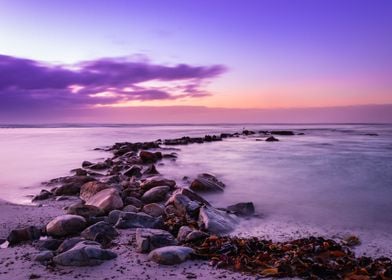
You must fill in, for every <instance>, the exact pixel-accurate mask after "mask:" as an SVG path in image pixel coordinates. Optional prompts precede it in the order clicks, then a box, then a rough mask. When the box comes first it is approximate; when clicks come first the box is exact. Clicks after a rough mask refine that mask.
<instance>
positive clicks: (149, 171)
mask: <svg viewBox="0 0 392 280" xmlns="http://www.w3.org/2000/svg"><path fill="white" fill-rule="evenodd" d="M157 174H159V172H158V170H157V169H156V167H155V165H154V164H152V165H150V166H149V167H148V168H147V169H146V170H144V171H143V175H157Z"/></svg>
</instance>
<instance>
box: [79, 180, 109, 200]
mask: <svg viewBox="0 0 392 280" xmlns="http://www.w3.org/2000/svg"><path fill="white" fill-rule="evenodd" d="M108 187H109V186H108V185H105V184H103V183H101V182H99V181H92V182H87V183H85V184H84V185H83V186H82V187H81V188H80V198H81V199H83V200H84V201H87V200H88V199H90V198H91V197H93V196H94V195H95V194H97V193H99V192H100V191H102V190H104V189H107V188H108Z"/></svg>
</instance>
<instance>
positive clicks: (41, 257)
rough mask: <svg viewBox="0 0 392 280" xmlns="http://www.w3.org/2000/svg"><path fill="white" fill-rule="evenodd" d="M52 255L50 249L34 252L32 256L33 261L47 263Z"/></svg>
mask: <svg viewBox="0 0 392 280" xmlns="http://www.w3.org/2000/svg"><path fill="white" fill-rule="evenodd" d="M53 257H54V254H53V252H52V251H42V252H40V253H38V254H36V255H35V256H34V258H33V260H34V261H36V262H40V263H47V262H49V261H51V260H52V258H53Z"/></svg>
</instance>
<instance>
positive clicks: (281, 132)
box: [271, 130, 295, 136]
mask: <svg viewBox="0 0 392 280" xmlns="http://www.w3.org/2000/svg"><path fill="white" fill-rule="evenodd" d="M271 134H274V135H287V136H291V135H295V134H294V132H293V131H290V130H273V131H271Z"/></svg>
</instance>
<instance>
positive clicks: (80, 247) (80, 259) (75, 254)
mask: <svg viewBox="0 0 392 280" xmlns="http://www.w3.org/2000/svg"><path fill="white" fill-rule="evenodd" d="M116 257H117V254H116V253H114V252H112V251H110V250H105V249H101V248H100V247H99V246H97V245H95V244H91V243H89V242H86V241H83V242H79V243H78V244H76V245H75V246H74V247H73V248H71V249H70V250H68V251H66V252H64V253H61V254H59V255H57V256H55V257H54V258H53V261H54V262H55V263H56V264H59V265H63V266H93V265H99V264H101V263H103V262H104V261H106V260H111V259H114V258H116Z"/></svg>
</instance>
